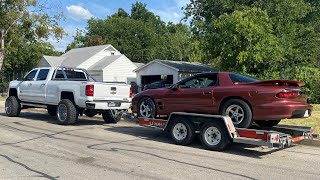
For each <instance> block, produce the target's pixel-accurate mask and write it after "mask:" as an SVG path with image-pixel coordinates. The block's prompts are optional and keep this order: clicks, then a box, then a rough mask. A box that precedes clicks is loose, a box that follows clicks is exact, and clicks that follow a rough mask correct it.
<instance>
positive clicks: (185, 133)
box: [170, 118, 195, 145]
mask: <svg viewBox="0 0 320 180" xmlns="http://www.w3.org/2000/svg"><path fill="white" fill-rule="evenodd" d="M170 133H171V138H172V139H173V140H174V142H175V143H176V144H179V145H188V144H190V143H191V142H192V141H193V139H194V138H195V127H194V125H193V123H191V122H190V121H189V120H188V119H184V118H177V119H175V120H174V121H173V123H172V125H171V129H170Z"/></svg>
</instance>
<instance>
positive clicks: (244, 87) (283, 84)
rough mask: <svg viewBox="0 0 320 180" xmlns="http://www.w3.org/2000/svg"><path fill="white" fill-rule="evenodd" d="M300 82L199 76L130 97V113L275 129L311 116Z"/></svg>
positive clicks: (224, 74)
mask: <svg viewBox="0 0 320 180" xmlns="http://www.w3.org/2000/svg"><path fill="white" fill-rule="evenodd" d="M302 85H303V83H302V82H299V81H292V80H268V81H259V80H256V79H253V78H250V77H247V76H244V75H240V74H236V73H230V72H215V73H201V74H196V75H194V76H192V77H189V78H186V79H184V80H182V81H180V82H178V83H177V84H174V85H172V86H171V87H169V88H159V89H148V90H146V91H142V92H140V93H138V94H137V95H136V96H134V98H133V100H132V109H133V112H135V113H137V115H138V116H139V117H143V118H156V117H158V116H161V117H163V116H169V115H170V113H171V112H190V113H201V114H220V115H227V116H229V117H230V118H231V119H232V121H233V123H234V125H235V126H236V127H240V128H248V127H250V126H251V125H252V123H253V122H255V123H256V124H258V125H260V126H266V127H271V126H275V125H277V124H278V123H279V122H280V120H281V119H285V118H303V117H309V116H310V115H311V111H312V106H311V105H310V104H308V103H307V96H306V94H305V91H304V90H303V89H302V88H301V86H302Z"/></svg>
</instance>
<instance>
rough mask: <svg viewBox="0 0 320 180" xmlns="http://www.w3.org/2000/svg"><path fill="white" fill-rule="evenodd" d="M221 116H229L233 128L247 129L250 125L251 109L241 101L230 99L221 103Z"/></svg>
mask: <svg viewBox="0 0 320 180" xmlns="http://www.w3.org/2000/svg"><path fill="white" fill-rule="evenodd" d="M221 115H223V116H229V117H230V118H231V120H232V122H233V124H234V126H235V127H239V128H248V127H250V126H251V125H252V111H251V108H250V106H249V105H248V104H247V103H246V102H244V101H243V100H241V99H230V100H228V101H227V102H225V103H223V105H222V107H221Z"/></svg>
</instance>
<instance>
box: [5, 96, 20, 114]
mask: <svg viewBox="0 0 320 180" xmlns="http://www.w3.org/2000/svg"><path fill="white" fill-rule="evenodd" d="M5 111H6V114H7V116H9V117H17V116H19V115H20V112H21V105H20V103H19V100H18V98H17V97H16V96H9V97H8V98H7V99H6V103H5Z"/></svg>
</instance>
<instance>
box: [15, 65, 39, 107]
mask: <svg viewBox="0 0 320 180" xmlns="http://www.w3.org/2000/svg"><path fill="white" fill-rule="evenodd" d="M37 72H38V69H35V70H32V71H30V72H29V74H28V75H26V76H25V80H24V81H22V82H21V84H20V86H19V92H18V93H19V99H20V100H22V101H30V100H32V99H33V94H32V90H31V88H32V86H33V83H34V81H35V77H36V75H37Z"/></svg>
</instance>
